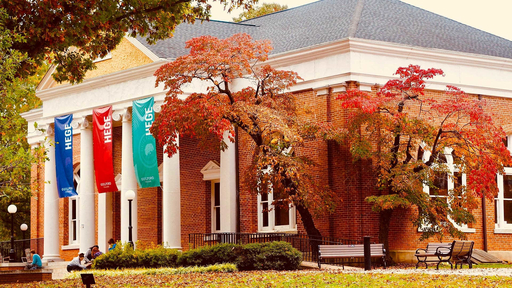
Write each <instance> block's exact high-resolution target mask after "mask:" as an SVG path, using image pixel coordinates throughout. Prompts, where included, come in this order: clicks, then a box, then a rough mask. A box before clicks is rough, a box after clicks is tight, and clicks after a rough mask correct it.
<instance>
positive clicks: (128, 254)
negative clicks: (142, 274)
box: [93, 243, 180, 269]
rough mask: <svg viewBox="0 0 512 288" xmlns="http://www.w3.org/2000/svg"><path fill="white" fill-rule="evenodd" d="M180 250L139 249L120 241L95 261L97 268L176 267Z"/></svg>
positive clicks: (157, 247)
mask: <svg viewBox="0 0 512 288" xmlns="http://www.w3.org/2000/svg"><path fill="white" fill-rule="evenodd" d="M179 253H180V252H179V251H177V250H174V249H167V248H163V247H162V246H156V248H153V249H137V250H133V248H132V247H131V246H130V245H129V244H128V243H125V244H120V243H118V244H117V246H116V248H115V249H113V250H112V251H109V252H108V253H104V254H102V255H100V256H98V257H97V258H96V259H95V260H94V263H93V268H95V269H118V268H137V267H145V268H159V267H176V266H177V265H176V263H177V261H178V255H179Z"/></svg>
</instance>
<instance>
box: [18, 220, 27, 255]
mask: <svg viewBox="0 0 512 288" xmlns="http://www.w3.org/2000/svg"><path fill="white" fill-rule="evenodd" d="M20 229H21V232H22V233H23V250H25V231H27V229H28V225H27V224H25V223H23V224H21V225H20Z"/></svg>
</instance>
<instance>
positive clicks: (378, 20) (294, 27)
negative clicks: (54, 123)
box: [139, 0, 512, 59]
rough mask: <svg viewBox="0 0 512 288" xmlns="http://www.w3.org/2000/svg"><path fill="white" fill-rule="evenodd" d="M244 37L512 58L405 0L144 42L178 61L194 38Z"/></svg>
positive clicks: (323, 8) (502, 44) (316, 7)
mask: <svg viewBox="0 0 512 288" xmlns="http://www.w3.org/2000/svg"><path fill="white" fill-rule="evenodd" d="M242 32H243V33H247V34H250V35H251V36H252V37H253V38H255V39H270V40H271V41H272V43H273V46H274V50H273V52H272V53H282V52H286V51H291V50H296V49H300V48H305V47H310V46H314V45H319V44H322V43H327V42H332V41H336V40H341V39H344V38H348V37H350V38H359V39H369V40H378V41H384V42H390V43H398V44H405V45H410V46H419V47H425V48H437V49H444V50H452V51H459V52H467V53H474V54H482V55H489V56H497V57H504V58H511V59H512V41H509V40H506V39H504V38H501V37H498V36H495V35H493V34H490V33H487V32H484V31H481V30H478V29H476V28H473V27H470V26H467V25H464V24H461V23H459V22H457V21H454V20H451V19H448V18H446V17H443V16H440V15H437V14H435V13H432V12H429V11H426V10H423V9H421V8H418V7H415V6H412V5H409V4H407V3H403V2H401V1H399V0H320V1H317V2H313V3H310V4H306V5H303V6H299V7H295V8H292V9H287V10H284V11H280V12H276V13H272V14H268V15H265V16H261V17H257V18H254V19H249V20H246V21H243V22H240V23H231V22H222V21H209V22H207V21H204V22H203V23H201V22H200V21H197V22H196V23H195V24H181V25H179V26H178V27H177V28H176V32H175V35H174V37H173V38H170V39H166V40H162V41H159V42H157V43H156V44H155V45H148V44H147V43H146V42H145V41H144V40H143V39H139V40H141V42H142V43H143V44H144V45H146V46H147V47H148V48H149V49H150V50H151V51H153V52H154V53H155V54H156V55H157V56H159V57H161V58H176V57H178V56H181V55H184V54H186V53H187V52H188V51H187V50H186V49H185V48H184V47H185V41H187V40H189V39H191V38H193V37H198V36H201V35H212V36H215V37H218V38H226V37H229V36H231V35H233V34H236V33H242Z"/></svg>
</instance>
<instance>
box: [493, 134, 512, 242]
mask: <svg viewBox="0 0 512 288" xmlns="http://www.w3.org/2000/svg"><path fill="white" fill-rule="evenodd" d="M504 142H505V145H507V148H508V150H509V151H512V135H511V136H507V138H506V139H505V141H504ZM496 181H497V184H498V195H497V197H496V198H495V199H494V208H495V209H494V219H495V222H496V224H495V229H494V232H495V233H512V167H505V174H504V175H499V174H498V175H497V176H496Z"/></svg>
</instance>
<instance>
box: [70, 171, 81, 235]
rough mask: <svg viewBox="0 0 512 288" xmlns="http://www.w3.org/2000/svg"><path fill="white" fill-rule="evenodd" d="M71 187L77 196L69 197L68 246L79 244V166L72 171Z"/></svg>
mask: <svg viewBox="0 0 512 288" xmlns="http://www.w3.org/2000/svg"><path fill="white" fill-rule="evenodd" d="M73 186H74V187H75V190H76V192H77V193H78V196H73V197H69V212H68V214H69V244H77V243H79V233H80V229H79V217H78V216H79V215H80V214H79V210H78V203H79V201H80V198H79V197H80V165H77V166H76V167H75V169H74V171H73Z"/></svg>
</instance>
